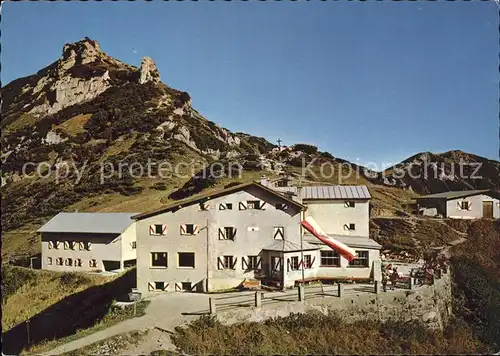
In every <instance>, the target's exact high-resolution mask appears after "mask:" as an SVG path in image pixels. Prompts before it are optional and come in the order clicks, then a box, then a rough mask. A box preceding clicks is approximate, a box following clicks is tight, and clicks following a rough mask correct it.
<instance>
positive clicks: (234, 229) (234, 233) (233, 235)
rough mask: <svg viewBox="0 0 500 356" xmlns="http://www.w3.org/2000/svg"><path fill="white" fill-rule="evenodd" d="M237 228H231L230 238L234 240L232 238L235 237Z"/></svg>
mask: <svg viewBox="0 0 500 356" xmlns="http://www.w3.org/2000/svg"><path fill="white" fill-rule="evenodd" d="M237 230H238V229H236V228H233V234H232V236H231V240H234V238H235V237H236V231H237Z"/></svg>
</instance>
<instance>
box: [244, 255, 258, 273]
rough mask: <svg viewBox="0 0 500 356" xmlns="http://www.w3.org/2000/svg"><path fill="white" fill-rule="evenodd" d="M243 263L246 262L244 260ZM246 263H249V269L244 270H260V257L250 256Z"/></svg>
mask: <svg viewBox="0 0 500 356" xmlns="http://www.w3.org/2000/svg"><path fill="white" fill-rule="evenodd" d="M242 261H244V260H242ZM246 263H247V268H243V269H250V270H256V269H259V268H260V258H259V256H248V259H247V261H246Z"/></svg>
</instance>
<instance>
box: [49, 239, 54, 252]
mask: <svg viewBox="0 0 500 356" xmlns="http://www.w3.org/2000/svg"><path fill="white" fill-rule="evenodd" d="M53 247H54V243H53V242H52V241H49V250H52V248H53Z"/></svg>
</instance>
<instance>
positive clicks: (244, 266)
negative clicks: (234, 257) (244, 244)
mask: <svg viewBox="0 0 500 356" xmlns="http://www.w3.org/2000/svg"><path fill="white" fill-rule="evenodd" d="M241 268H242V269H243V271H246V270H247V269H248V261H247V259H246V258H245V257H244V256H243V257H242V258H241Z"/></svg>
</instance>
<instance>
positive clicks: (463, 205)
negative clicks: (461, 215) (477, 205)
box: [460, 200, 470, 210]
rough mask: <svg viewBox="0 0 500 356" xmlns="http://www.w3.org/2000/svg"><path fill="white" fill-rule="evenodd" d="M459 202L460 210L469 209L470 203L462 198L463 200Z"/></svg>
mask: <svg viewBox="0 0 500 356" xmlns="http://www.w3.org/2000/svg"><path fill="white" fill-rule="evenodd" d="M460 203H461V204H460V209H461V210H469V205H470V204H469V202H468V201H466V200H463V201H461V202H460Z"/></svg>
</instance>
